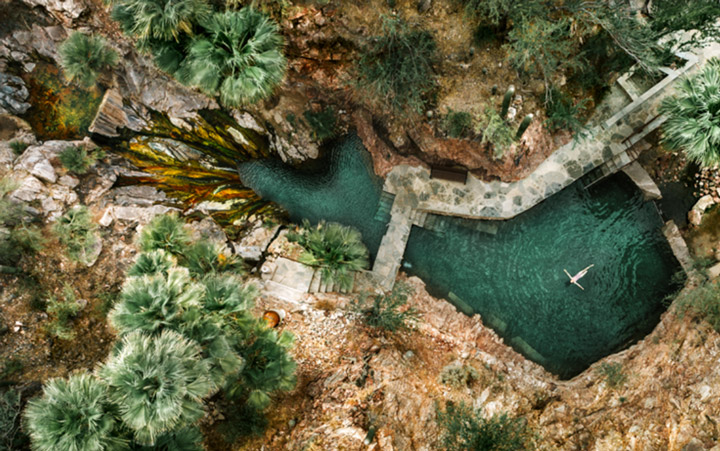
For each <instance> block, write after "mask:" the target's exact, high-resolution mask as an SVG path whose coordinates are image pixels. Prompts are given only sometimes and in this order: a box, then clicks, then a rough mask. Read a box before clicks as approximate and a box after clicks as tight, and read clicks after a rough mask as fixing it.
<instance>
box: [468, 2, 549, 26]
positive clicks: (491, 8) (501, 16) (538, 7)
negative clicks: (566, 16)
mask: <svg viewBox="0 0 720 451" xmlns="http://www.w3.org/2000/svg"><path fill="white" fill-rule="evenodd" d="M456 2H457V3H460V4H462V5H463V6H464V7H465V13H466V14H468V15H469V16H472V17H477V18H480V19H482V20H484V21H487V22H488V23H490V24H492V25H495V26H498V25H501V24H502V23H503V22H505V21H506V20H507V19H508V18H509V17H512V19H513V20H515V21H520V20H523V19H525V18H528V17H537V16H540V15H542V14H543V13H544V11H543V4H542V1H540V0H523V1H520V2H518V1H516V0H456Z"/></svg>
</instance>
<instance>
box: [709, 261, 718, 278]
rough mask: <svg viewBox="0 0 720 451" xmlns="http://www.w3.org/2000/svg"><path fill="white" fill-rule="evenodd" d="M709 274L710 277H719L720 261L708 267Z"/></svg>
mask: <svg viewBox="0 0 720 451" xmlns="http://www.w3.org/2000/svg"><path fill="white" fill-rule="evenodd" d="M707 275H708V278H709V279H717V278H718V277H720V263H716V264H715V265H713V266H711V267H710V268H708V270H707Z"/></svg>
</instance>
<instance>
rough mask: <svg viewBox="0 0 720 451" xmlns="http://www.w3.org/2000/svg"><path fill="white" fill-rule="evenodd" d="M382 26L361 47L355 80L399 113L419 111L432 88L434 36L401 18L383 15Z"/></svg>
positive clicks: (424, 104)
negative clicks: (411, 25)
mask: <svg viewBox="0 0 720 451" xmlns="http://www.w3.org/2000/svg"><path fill="white" fill-rule="evenodd" d="M382 29H383V34H382V35H380V36H375V37H373V38H372V39H371V40H370V44H369V45H368V46H367V47H366V48H364V49H363V50H362V54H361V56H360V60H359V61H358V64H357V71H358V75H359V79H358V81H357V83H358V85H359V86H360V87H361V88H362V89H365V90H367V91H369V92H370V94H371V95H372V96H374V97H375V98H377V99H378V100H380V101H381V102H383V103H385V104H387V105H389V106H390V107H391V108H392V109H393V110H394V111H395V112H396V113H398V114H406V113H407V111H408V110H409V111H412V112H415V113H421V112H422V111H424V110H425V108H426V105H427V102H428V100H427V98H428V96H429V95H430V93H431V92H432V91H433V90H434V89H435V72H434V70H433V67H432V66H433V62H434V60H435V52H436V44H435V40H434V39H433V37H432V35H431V34H430V33H429V32H428V31H425V30H421V29H417V28H410V27H408V26H407V24H405V22H403V21H402V20H400V19H394V18H390V17H383V26H382Z"/></svg>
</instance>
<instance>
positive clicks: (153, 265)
mask: <svg viewBox="0 0 720 451" xmlns="http://www.w3.org/2000/svg"><path fill="white" fill-rule="evenodd" d="M173 266H175V259H174V258H173V256H172V255H170V254H169V253H167V252H165V251H164V250H162V249H158V250H155V251H150V252H143V253H141V254H139V255H138V256H137V258H136V259H135V264H134V265H132V266H131V267H130V269H129V270H128V273H127V275H128V276H129V277H139V276H145V275H154V274H163V275H167V273H168V271H170V269H171V268H172V267H173Z"/></svg>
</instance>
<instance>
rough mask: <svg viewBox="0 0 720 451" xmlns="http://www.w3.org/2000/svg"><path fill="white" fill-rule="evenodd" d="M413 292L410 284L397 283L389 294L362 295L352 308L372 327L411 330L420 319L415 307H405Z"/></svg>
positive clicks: (391, 330) (393, 330) (392, 330)
mask: <svg viewBox="0 0 720 451" xmlns="http://www.w3.org/2000/svg"><path fill="white" fill-rule="evenodd" d="M412 292H413V291H412V288H411V287H410V286H409V285H407V284H404V283H397V284H395V287H394V288H393V290H392V291H391V292H390V293H388V294H376V295H371V296H368V295H367V294H365V295H361V296H360V297H359V298H358V299H356V300H355V301H354V302H353V304H352V309H353V310H354V311H355V312H357V313H359V314H360V316H361V318H362V320H363V322H365V324H367V325H368V326H370V327H374V328H378V329H383V330H387V331H390V332H395V331H400V330H410V329H413V328H414V327H415V325H416V324H417V322H418V321H419V319H420V314H419V313H418V311H417V310H416V309H415V308H414V307H410V308H405V305H406V304H407V298H408V296H409V295H411V294H412Z"/></svg>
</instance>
